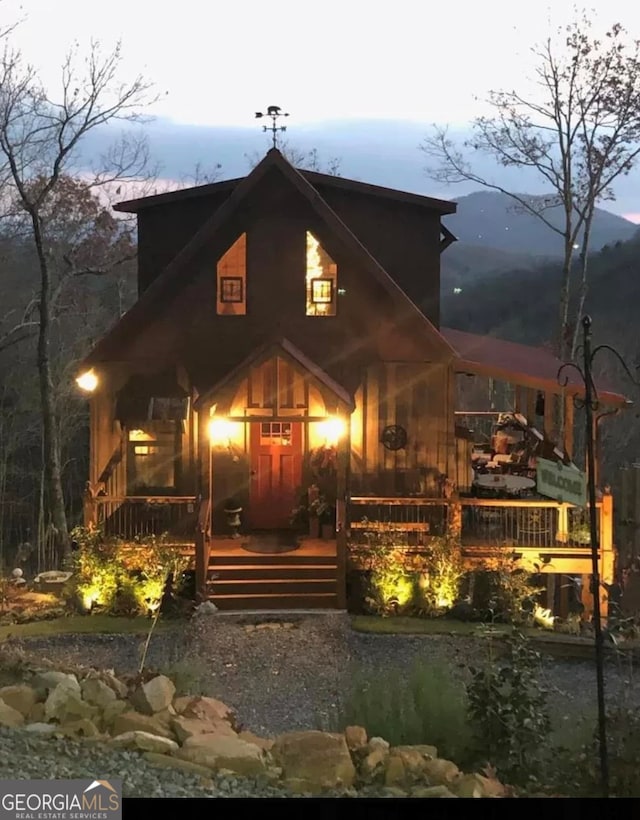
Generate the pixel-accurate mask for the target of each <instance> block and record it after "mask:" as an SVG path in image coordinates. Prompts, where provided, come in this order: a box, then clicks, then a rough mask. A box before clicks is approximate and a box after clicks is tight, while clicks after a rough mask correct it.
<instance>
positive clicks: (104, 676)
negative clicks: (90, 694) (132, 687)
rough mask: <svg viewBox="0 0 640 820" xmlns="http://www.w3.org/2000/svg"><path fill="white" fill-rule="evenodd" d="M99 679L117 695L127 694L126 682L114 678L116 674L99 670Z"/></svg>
mask: <svg viewBox="0 0 640 820" xmlns="http://www.w3.org/2000/svg"><path fill="white" fill-rule="evenodd" d="M99 679H100V680H101V681H102V682H103V683H106V684H107V686H109V687H110V688H111V689H113V691H114V692H115V693H116V696H117V697H119V698H126V697H127V695H128V694H129V687H128V686H127V684H126V683H123V682H122V681H121V680H120V679H119V678H116V676H115V675H112V674H111V673H110V672H101V673H100V678H99Z"/></svg>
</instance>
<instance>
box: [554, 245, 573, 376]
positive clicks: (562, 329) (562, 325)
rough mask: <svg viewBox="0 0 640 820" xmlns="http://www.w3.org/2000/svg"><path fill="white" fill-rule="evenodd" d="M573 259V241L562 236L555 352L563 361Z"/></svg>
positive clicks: (566, 351)
mask: <svg viewBox="0 0 640 820" xmlns="http://www.w3.org/2000/svg"><path fill="white" fill-rule="evenodd" d="M572 261H573V243H572V241H571V237H570V236H568V235H565V238H564V258H563V260H562V285H561V286H560V314H559V317H558V319H559V322H558V324H559V327H558V341H557V349H556V353H557V354H558V358H559V359H560V360H561V361H565V360H566V358H567V353H568V351H569V342H570V334H569V301H570V299H571V263H572Z"/></svg>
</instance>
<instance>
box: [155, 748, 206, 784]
mask: <svg viewBox="0 0 640 820" xmlns="http://www.w3.org/2000/svg"><path fill="white" fill-rule="evenodd" d="M143 757H144V758H145V760H148V761H149V763H151V765H152V766H158V767H159V768H162V769H176V770H178V771H181V772H187V773H188V774H197V775H200V777H203V778H205V779H206V780H209V778H210V777H211V769H210V768H208V767H207V766H200V764H198V763H191V761H189V760H182V758H180V757H174V756H169V755H166V754H161V753H158V752H145V753H144V755H143Z"/></svg>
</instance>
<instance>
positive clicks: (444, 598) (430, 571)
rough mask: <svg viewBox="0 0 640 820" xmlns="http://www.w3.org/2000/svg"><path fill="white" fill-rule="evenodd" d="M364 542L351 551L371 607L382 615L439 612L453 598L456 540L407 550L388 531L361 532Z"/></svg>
mask: <svg viewBox="0 0 640 820" xmlns="http://www.w3.org/2000/svg"><path fill="white" fill-rule="evenodd" d="M366 537H367V542H368V543H367V545H366V546H365V547H361V548H360V549H354V550H353V554H354V557H356V559H358V558H359V559H360V561H361V564H362V565H364V568H365V569H366V571H367V585H368V597H367V598H366V603H368V604H369V606H370V608H371V610H373V611H374V612H377V613H379V614H381V615H399V614H419V615H424V616H428V617H433V616H436V615H441V614H442V613H443V612H445V611H446V610H448V609H449V608H450V607H451V606H452V605H453V604H454V603H455V601H456V599H457V598H458V592H459V588H460V583H461V580H462V577H463V568H462V555H461V550H460V544H459V543H458V541H456V540H455V539H453V538H450V537H448V536H442V537H434V538H431V539H429V542H428V544H426V545H425V546H423V547H419V548H415V549H410V548H408V547H407V545H406V543H405V544H403V543H401V542H402V541H403V540H404V541H406V537H405V538H403V537H402V535H400V536H399V535H398V534H397V533H393V532H387V533H385V532H371V533H367V534H366Z"/></svg>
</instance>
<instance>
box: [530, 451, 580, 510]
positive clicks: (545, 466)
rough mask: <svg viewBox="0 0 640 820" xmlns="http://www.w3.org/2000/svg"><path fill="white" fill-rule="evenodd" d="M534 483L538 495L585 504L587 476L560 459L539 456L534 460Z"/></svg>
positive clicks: (569, 502) (578, 504)
mask: <svg viewBox="0 0 640 820" xmlns="http://www.w3.org/2000/svg"><path fill="white" fill-rule="evenodd" d="M536 468H537V470H536V484H537V488H538V492H539V493H540V495H546V496H547V498H553V499H555V500H556V501H561V502H564V503H566V504H575V506H576V507H585V506H586V504H587V478H586V476H585V474H584V473H583V472H581V471H580V470H578V468H577V467H574V466H568V465H566V464H563V463H562V462H561V461H548V460H547V459H546V458H539V459H537V462H536Z"/></svg>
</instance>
